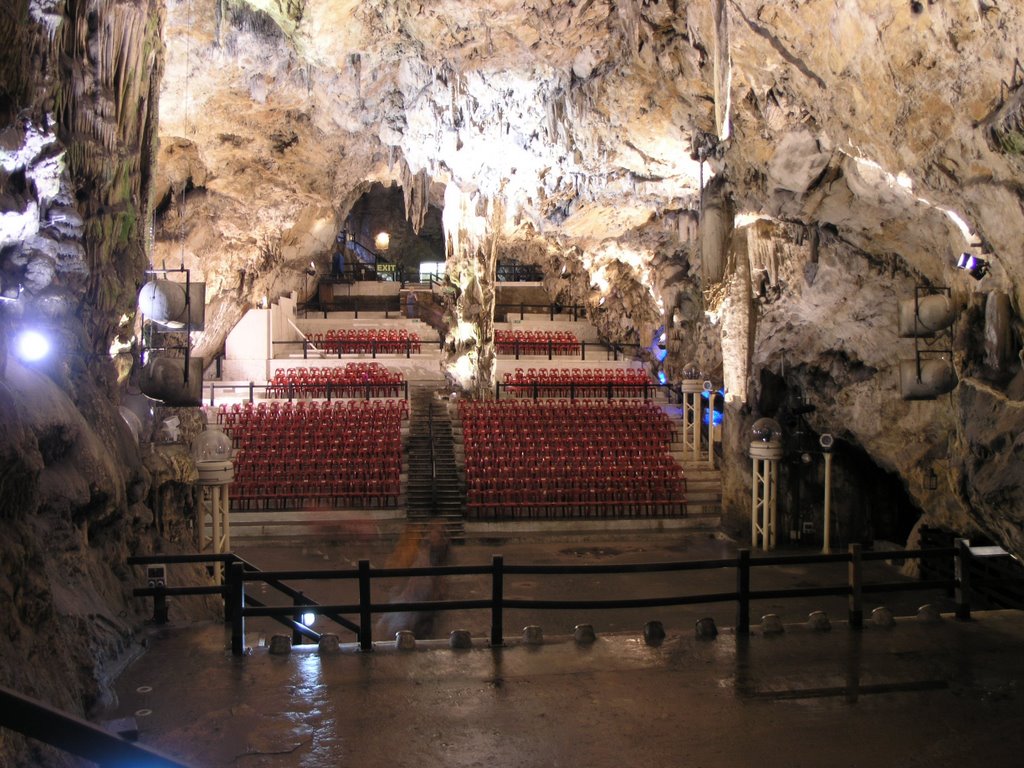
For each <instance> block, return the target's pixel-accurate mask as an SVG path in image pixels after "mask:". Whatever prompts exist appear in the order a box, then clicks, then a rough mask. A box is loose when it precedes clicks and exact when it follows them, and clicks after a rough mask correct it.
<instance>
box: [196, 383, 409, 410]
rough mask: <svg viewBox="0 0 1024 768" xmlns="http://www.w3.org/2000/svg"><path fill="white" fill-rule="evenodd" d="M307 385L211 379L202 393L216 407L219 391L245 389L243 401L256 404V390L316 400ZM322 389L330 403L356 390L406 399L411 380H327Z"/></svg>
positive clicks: (268, 396) (272, 395)
mask: <svg viewBox="0 0 1024 768" xmlns="http://www.w3.org/2000/svg"><path fill="white" fill-rule="evenodd" d="M308 388H309V385H308V384H306V385H303V384H288V383H285V384H274V383H267V384H256V383H255V382H252V381H250V382H249V383H248V384H241V385H234V384H214V383H213V382H212V381H211V382H210V383H209V385H207V386H206V387H204V388H203V393H204V395H205V394H206V393H207V392H208V393H209V395H210V399H209V403H210V405H211V406H213V405H216V404H217V397H216V394H217V390H221V391H225V390H231V392H232V394H233V395H234V396H235V397H237V396H238V390H239V389H242V390H244V391H245V392H246V394H245V395H244V396H243V402H245V401H247V402H250V403H254V402H256V393H257V392H262V393H263V399H265V400H288V402H292V401H293V400H309V399H315V398H312V397H311V396H310V395H308V393H306V392H304V391H303V390H305V389H308ZM322 389H323V394H322V395H319V397H320V398H322V399H325V400H327V402H331V401H332V400H342V399H352V398H351V395H348V394H346V393H347V392H352V391H355V390H362V395H361V398H362V399H364V400H370V399H371V398H374V397H392V398H394V397H401V398H402V399H404V400H408V399H409V382H408V381H404V380H403V381H398V382H392V383H388V382H379V381H368V382H360V383H352V384H346V383H342V382H324V384H323V387H322ZM392 393H394V394H392ZM232 402H234V399H232Z"/></svg>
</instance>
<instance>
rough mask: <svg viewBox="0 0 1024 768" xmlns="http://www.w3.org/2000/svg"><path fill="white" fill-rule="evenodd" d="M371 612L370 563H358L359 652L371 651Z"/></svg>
mask: <svg viewBox="0 0 1024 768" xmlns="http://www.w3.org/2000/svg"><path fill="white" fill-rule="evenodd" d="M372 621H373V612H372V611H371V610H370V561H369V560H360V561H359V650H361V651H372V650H373V629H372Z"/></svg>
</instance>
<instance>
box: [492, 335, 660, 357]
mask: <svg viewBox="0 0 1024 768" xmlns="http://www.w3.org/2000/svg"><path fill="white" fill-rule="evenodd" d="M545 343H546V345H547V351H546V352H541V353H540V355H541V356H542V357H543V356H544V355H545V354H546V355H547V358H548V360H554V359H555V350H556V349H557V348H558V346H559V344H560V343H561V344H564V343H566V342H557V341H555V340H554V339H547V340H545V341H542V342H537V341H518V340H517V341H502V342H501V345H502V346H505V345H508V344H511V345H512V353H511V354H512V355H514V356H515V359H516V360H518V359H519V358H520V356H521V355H525V354H531V355H533V354H536V353H533V352H529V353H527V352H523V351H522V349H523V347H526V346H537V345H538V344H545ZM571 343H572V344H574V345H578V346H579V348H580V360H586V359H587V347H590V348H591V349H594V348H596V349H599V350H603V351H605V352H606V353H607V354H605V360H618V359H619V357H620V356H621V357H622V358H623V359H625V357H626V350H627V349H635V350H636V354H634V355H631V357H633V358H636V357H639V354H640V350H641V349H642V347H641V346H640V345H639V344H617V343H615V342H605V341H583V340H582V339H581V340H578V341H575V342H571ZM497 346H498V345H497V342H495V349H497ZM499 354H509V353H508V352H500V353H499ZM591 357H593V353H591Z"/></svg>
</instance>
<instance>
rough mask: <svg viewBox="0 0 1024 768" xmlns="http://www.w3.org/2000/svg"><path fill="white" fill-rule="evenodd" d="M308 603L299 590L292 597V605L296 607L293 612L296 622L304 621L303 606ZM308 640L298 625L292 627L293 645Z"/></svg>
mask: <svg viewBox="0 0 1024 768" xmlns="http://www.w3.org/2000/svg"><path fill="white" fill-rule="evenodd" d="M305 604H306V599H305V596H304V595H303V594H302V593H301V592H299V594H297V595H296V596H295V597H293V598H292V605H293V606H294V607H295V613H293V614H292V619H294V621H295V623H296V624H301V623H302V614H303V610H302V606H304V605H305ZM305 641H306V638H305V637H303V635H302V633H301V632H300V631H299V630H298V627H292V645H301V644H302V643H304V642H305Z"/></svg>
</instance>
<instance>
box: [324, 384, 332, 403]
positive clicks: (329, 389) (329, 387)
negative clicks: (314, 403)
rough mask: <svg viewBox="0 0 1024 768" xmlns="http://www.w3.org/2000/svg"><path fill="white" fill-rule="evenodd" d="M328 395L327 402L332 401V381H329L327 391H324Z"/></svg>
mask: <svg viewBox="0 0 1024 768" xmlns="http://www.w3.org/2000/svg"><path fill="white" fill-rule="evenodd" d="M324 394H325V395H326V396H327V402H328V403H329V402H331V382H329V381H328V382H327V391H326V392H325V393H324Z"/></svg>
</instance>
